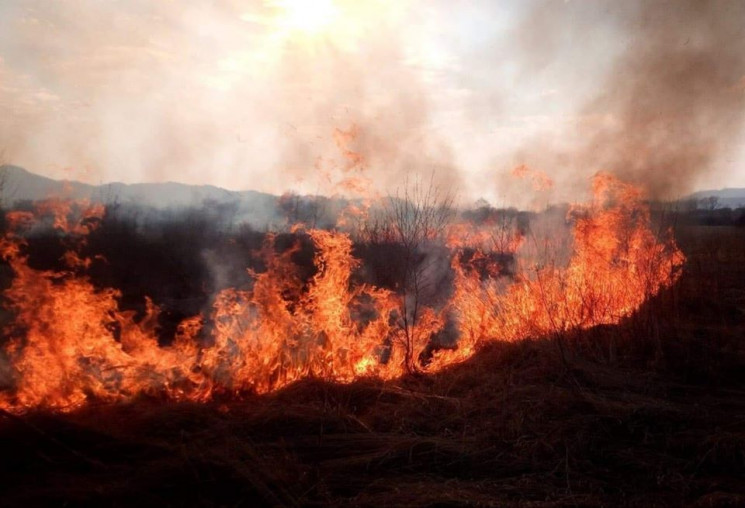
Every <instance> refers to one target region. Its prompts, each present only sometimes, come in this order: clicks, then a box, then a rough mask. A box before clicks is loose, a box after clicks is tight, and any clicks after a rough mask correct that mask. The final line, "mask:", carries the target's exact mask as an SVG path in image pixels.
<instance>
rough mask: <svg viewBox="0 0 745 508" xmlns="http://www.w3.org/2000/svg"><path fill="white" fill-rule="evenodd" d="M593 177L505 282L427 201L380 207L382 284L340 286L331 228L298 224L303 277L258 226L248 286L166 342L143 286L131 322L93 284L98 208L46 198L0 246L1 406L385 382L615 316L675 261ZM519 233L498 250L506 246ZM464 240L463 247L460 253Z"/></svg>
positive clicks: (345, 264)
mask: <svg viewBox="0 0 745 508" xmlns="http://www.w3.org/2000/svg"><path fill="white" fill-rule="evenodd" d="M593 188H594V195H595V198H594V200H593V201H592V202H591V203H589V204H585V205H576V206H575V207H574V208H573V209H572V210H571V217H569V218H568V219H567V220H569V221H570V222H571V224H572V228H573V234H572V248H571V249H572V250H571V253H570V254H569V256H568V262H567V264H566V265H564V264H562V263H558V262H557V261H556V260H555V258H553V257H548V258H546V257H545V253H546V252H549V253H550V252H551V247H552V246H550V245H548V244H545V245H542V246H540V250H541V251H543V252H544V257H542V258H540V259H539V260H529V261H523V262H521V263H517V270H516V272H515V273H514V274H511V276H510V277H500V276H499V275H500V267H499V266H498V265H496V263H494V262H492V261H490V257H491V256H492V254H494V253H493V252H491V251H483V250H482V249H483V243H484V240H483V235H476V238H477V239H478V241H476V243H475V244H471V243H470V240H469V239H470V236H465V237H463V238H462V241H461V242H460V243H459V242H457V241H455V239H454V235H453V234H452V231H451V234H449V235H447V245H448V246H449V249H448V248H447V247H445V245H444V243H445V239H444V238H443V237H444V236H445V235H443V229H444V227H445V222H444V218H445V217H446V216H447V214H444V213H440V212H438V210H440V209H441V207H440V205H439V204H438V203H424V204H422V203H409V202H408V201H407V202H406V203H407V204H406V205H405V206H400V207H398V208H395V209H394V210H395V213H394V214H393V216H392V221H393V222H392V225H391V228H390V230H391V231H392V233H393V237H394V238H395V239H397V241H398V242H399V244H400V245H401V246H402V249H403V250H402V254H403V256H402V259H400V260H398V259H396V260H394V259H391V260H389V264H390V265H391V266H392V269H393V270H394V271H395V270H396V265H399V266H400V270H399V271H400V276H399V277H398V278H397V281H396V282H397V283H398V287H397V288H394V289H393V290H391V289H386V288H383V287H378V286H376V285H374V284H368V283H362V284H355V283H353V273H354V272H355V271H356V270H357V269H358V268H359V267H360V265H361V263H360V261H359V260H358V259H357V258H355V257H354V256H353V254H352V252H353V242H352V238H351V236H350V234H348V233H346V232H344V231H341V230H334V231H325V230H318V229H310V230H308V231H307V237H308V238H309V241H310V242H311V243H312V246H313V250H314V255H313V262H312V265H313V272H312V273H313V274H312V275H310V276H305V277H303V275H302V273H301V270H300V269H299V266H298V265H297V264H296V263H295V262H294V256H295V255H296V254H298V253H299V250H300V246H299V245H294V246H291V247H290V248H288V249H285V250H284V251H281V252H278V251H277V249H276V245H275V238H276V236H275V235H273V234H270V235H268V237H267V239H266V241H265V242H264V244H263V247H262V249H261V250H260V252H259V253H258V255H259V257H260V258H261V260H262V262H263V265H264V270H263V271H262V272H257V271H253V270H250V271H249V274H250V276H251V284H250V287H248V288H245V289H241V288H235V287H230V288H226V289H223V290H222V291H220V292H218V293H217V294H216V295H215V296H214V298H213V303H212V306H211V307H212V308H211V309H209V310H207V311H204V312H202V313H200V314H197V315H194V316H190V317H188V318H185V319H184V320H183V321H182V322H180V323H179V324H178V325H177V326H176V330H175V333H174V336H173V337H172V338H171V340H170V343H169V344H168V345H163V344H161V343H159V340H158V332H157V328H158V319H159V314H160V310H159V308H158V307H157V306H156V305H155V304H153V302H152V300H151V299H150V298H149V296H145V310H144V315H143V316H140V318H139V319H137V318H136V316H135V313H133V312H130V311H124V310H122V309H120V307H119V300H120V299H121V296H122V294H121V292H120V291H119V290H117V289H115V288H96V287H95V286H94V284H93V283H92V281H91V279H90V276H89V275H88V274H87V271H88V270H90V268H91V265H92V264H93V263H94V261H95V260H96V258H95V257H85V256H82V255H81V254H80V252H81V246H82V245H84V244H85V243H86V241H87V237H88V235H89V234H90V232H91V231H92V230H94V229H96V228H97V226H98V224H99V222H100V221H101V218H102V213H103V209H102V208H101V207H85V206H83V207H78V209H77V210H75V209H74V205H73V204H71V203H64V202H59V201H48V202H44V203H43V204H42V206H41V207H40V208H39V210H38V213H37V214H36V215H35V214H33V213H30V212H18V211H14V212H10V213H9V214H8V223H9V228H8V233H7V234H6V235H5V238H4V239H3V240H2V243H0V251H2V255H3V256H4V258H5V260H6V261H7V262H8V264H9V265H10V268H11V269H12V271H13V272H14V278H13V280H12V283H11V284H10V287H8V288H7V289H6V290H5V292H4V297H5V300H6V302H7V306H8V308H9V309H10V310H11V311H12V312H13V314H14V315H15V319H14V322H13V323H12V326H10V327H9V328H10V329H11V330H12V334H13V337H12V338H11V339H10V340H9V341H8V343H7V344H6V347H5V353H6V355H7V357H8V359H9V363H10V365H11V368H12V373H13V376H12V377H13V382H12V384H13V387H12V389H10V390H6V391H5V392H4V393H1V394H0V407H4V408H5V409H6V410H7V411H11V412H14V413H22V412H24V411H27V410H29V409H32V408H47V409H51V410H63V411H64V410H71V409H75V408H77V407H80V406H82V405H85V404H87V403H90V402H93V401H108V402H121V401H126V400H130V399H132V398H135V397H137V396H138V395H139V394H150V395H161V394H163V395H166V396H168V397H170V398H172V399H174V400H193V401H204V400H209V399H210V398H212V397H213V396H214V395H215V394H219V393H233V394H236V393H246V392H253V393H268V392H271V391H274V390H277V389H281V388H282V387H284V386H287V385H288V384H291V383H293V382H295V381H297V380H300V379H303V378H307V377H317V378H321V379H325V380H329V381H340V382H351V381H353V380H355V379H358V378H360V377H366V376H373V377H377V378H380V379H383V380H388V379H394V378H397V377H400V376H402V375H404V374H407V373H411V372H416V371H422V372H427V373H435V372H438V371H440V370H442V369H444V368H447V367H448V366H450V365H453V364H454V363H458V362H461V361H464V360H466V359H468V358H469V357H471V356H472V355H473V353H474V352H475V351H476V349H477V348H478V347H479V346H480V345H481V344H483V343H486V342H490V341H509V342H514V341H520V340H526V339H529V338H531V337H540V336H545V335H552V334H553V335H559V334H563V333H565V332H568V331H571V330H577V329H586V328H590V327H593V326H597V325H601V324H613V323H618V322H619V321H620V320H622V319H623V318H624V317H627V316H629V315H630V314H631V313H632V312H634V310H635V309H637V308H638V307H639V306H640V305H642V304H643V303H644V302H645V301H646V300H648V299H649V298H651V297H653V296H654V295H655V294H657V293H658V292H659V291H660V290H663V289H664V288H667V287H670V286H671V285H672V284H674V283H675V281H676V280H677V278H678V277H679V275H680V267H681V265H682V264H683V261H684V257H683V255H682V253H681V252H680V251H679V249H678V248H677V246H676V244H675V242H674V240H673V239H672V237H671V236H669V235H668V237H666V238H658V237H657V236H656V235H654V234H653V232H652V230H651V221H650V216H649V210H648V208H647V206H646V204H645V203H644V202H643V200H642V195H641V193H640V192H639V191H638V190H637V189H635V188H634V187H633V186H631V185H628V184H625V183H623V182H620V181H618V180H617V179H615V178H613V177H611V176H609V175H598V176H596V177H595V179H594V180H593ZM427 195H429V194H427ZM73 216H75V217H77V220H72V219H71V217H73ZM44 219H47V220H49V221H51V225H52V227H53V229H54V230H56V231H59V232H60V233H62V234H64V235H65V237H64V238H65V240H66V242H67V243H68V244H69V245H68V250H66V251H65V253H64V254H63V256H62V258H61V259H62V260H63V261H64V265H65V268H64V269H63V270H39V269H36V268H33V267H32V266H30V265H29V260H28V255H27V254H26V249H27V246H28V241H27V235H28V234H29V231H33V229H34V228H37V227H39V223H40V222H41V221H42V220H44ZM293 229H295V228H294V227H293ZM485 229H486V231H485V232H487V233H488V232H490V230H491V228H489V227H488V225H487V227H486V228H485ZM458 230H459V231H460V229H458ZM531 240H532V241H533V242H534V243H538V241H537V240H536V239H535V238H532V239H531ZM526 241H529V240H526ZM519 243H520V242H518V241H513V242H510V244H509V245H510V246H511V247H510V248H511V249H513V251H511V252H497V253H496V254H498V255H512V256H517V255H518V254H519V253H518V252H517V251H516V250H514V249H517V247H518V245H519ZM464 249H468V250H469V251H470V252H471V254H472V255H471V256H463V255H462V253H463V252H462V251H463V250H464ZM435 251H438V252H440V256H441V257H445V258H447V256H449V257H450V266H451V270H452V273H453V274H454V276H453V282H452V286H453V287H452V288H451V289H449V290H447V289H443V290H442V291H437V290H435V291H432V290H431V288H430V289H429V290H428V286H432V279H433V275H432V274H431V273H430V272H432V271H433V270H432V269H431V268H430V267H429V266H428V265H427V258H428V257H432V255H431V254H429V253H431V252H435ZM104 261H105V260H104ZM445 270H447V268H445ZM428 291H429V292H430V293H432V299H431V301H427V299H426V298H425V295H426V294H427V292H428ZM438 293H443V294H438ZM448 295H449V296H448ZM438 300H439V301H438ZM207 320H209V321H210V324H211V327H210V330H209V331H208V332H207V330H206V329H205V328H204V326H203V324H204V322H205V321H207ZM448 328H449V329H450V330H452V331H453V333H452V334H453V335H454V336H455V339H457V340H456V341H455V343H454V344H453V343H451V344H449V347H447V348H443V347H441V346H442V344H437V343H436V342H435V341H433V338H435V337H438V336H441V335H443V334H445V332H446V330H448ZM205 333H207V335H208V337H207V339H206V340H203V338H202V335H204V334H205Z"/></svg>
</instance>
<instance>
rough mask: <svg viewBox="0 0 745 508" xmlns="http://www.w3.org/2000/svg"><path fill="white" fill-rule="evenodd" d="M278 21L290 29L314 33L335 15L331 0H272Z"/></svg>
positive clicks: (326, 24) (321, 29) (323, 27)
mask: <svg viewBox="0 0 745 508" xmlns="http://www.w3.org/2000/svg"><path fill="white" fill-rule="evenodd" d="M271 5H272V6H273V7H275V8H277V9H278V11H279V15H278V19H277V21H278V23H279V24H281V25H283V26H284V27H285V28H287V29H288V30H291V31H296V32H302V33H305V34H309V35H315V34H318V33H320V32H322V31H324V30H325V29H326V28H327V27H328V26H329V25H330V24H331V23H332V22H333V21H334V18H335V17H336V15H337V8H336V5H334V2H333V0H274V1H272V2H271Z"/></svg>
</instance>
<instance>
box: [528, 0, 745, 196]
mask: <svg viewBox="0 0 745 508" xmlns="http://www.w3.org/2000/svg"><path fill="white" fill-rule="evenodd" d="M743 21H745V2H732V1H719V0H715V1H698V0H682V1H681V0H676V1H671V0H654V1H641V0H639V1H624V2H592V3H590V2H574V3H572V4H567V3H560V2H553V1H547V2H541V3H540V4H538V6H537V7H536V9H535V10H534V11H533V12H532V13H531V15H530V16H529V17H528V18H527V20H526V22H525V24H524V25H523V26H522V27H521V29H520V31H521V32H523V33H525V34H526V35H525V36H524V37H523V39H522V41H521V42H522V45H523V46H522V47H523V50H524V51H525V60H524V61H525V63H526V66H525V69H524V71H525V73H526V74H530V73H532V72H535V71H536V70H537V69H542V68H543V67H545V66H547V65H550V64H551V63H552V62H554V61H555V59H556V58H561V57H562V56H564V57H565V56H566V55H561V54H560V51H561V49H560V48H561V47H562V46H561V43H562V42H566V40H567V38H569V39H570V46H571V47H573V48H574V58H576V59H582V58H583V55H584V54H585V53H584V51H583V49H582V48H583V46H585V45H586V47H587V51H588V52H592V51H593V49H592V48H591V47H590V46H591V45H592V44H593V42H594V41H595V35H597V33H596V32H597V30H598V27H599V26H600V27H602V30H604V31H611V32H614V33H616V34H617V36H618V37H619V38H620V39H621V40H622V44H623V46H622V49H621V52H620V54H618V55H613V54H612V53H609V55H608V57H609V58H610V59H612V60H611V61H612V63H611V64H610V65H609V67H608V71H607V73H606V75H605V77H604V79H602V80H601V81H600V82H598V83H596V84H595V86H594V88H595V91H594V92H593V93H592V94H590V99H589V100H587V101H586V103H585V104H584V106H583V107H582V108H581V110H580V111H581V113H580V120H579V121H578V122H577V124H576V125H575V126H573V127H574V129H575V130H574V131H573V132H572V135H573V136H575V138H574V139H573V141H572V142H571V143H554V140H548V141H546V140H533V141H531V143H528V144H527V145H526V146H525V147H524V148H523V149H522V150H520V151H519V152H518V153H517V154H516V157H515V160H516V162H528V163H529V164H530V163H532V164H535V165H537V166H540V167H542V168H544V169H549V170H552V171H554V170H557V169H559V170H561V173H562V175H561V176H560V177H559V180H560V182H561V183H563V186H564V187H565V188H566V187H569V188H572V187H574V188H576V187H577V186H578V185H580V186H582V187H584V185H585V184H584V183H581V180H584V179H586V178H587V177H588V176H589V175H590V174H592V173H594V172H596V171H602V170H605V171H610V172H612V173H614V174H616V175H618V176H619V177H621V178H623V179H625V180H628V181H631V182H633V183H635V184H639V185H642V186H643V187H644V188H645V190H647V191H648V193H649V195H650V197H652V198H672V197H676V196H680V195H681V194H682V193H685V192H688V191H690V190H691V189H692V187H693V186H694V185H695V184H696V181H697V179H698V177H699V176H700V175H701V174H703V173H706V172H716V171H717V170H718V168H717V165H718V163H720V162H721V159H722V157H723V156H726V155H727V154H728V153H729V152H731V151H733V150H735V149H736V148H737V146H738V144H739V143H740V142H741V140H742V133H743V125H744V124H745V122H744V120H745V23H744V22H743ZM579 68H581V63H580V64H574V65H573V66H572V70H571V72H576V71H577V69H579ZM574 79H575V80H577V82H581V76H579V75H577V76H574ZM564 141H566V140H564Z"/></svg>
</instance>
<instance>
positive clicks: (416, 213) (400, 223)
mask: <svg viewBox="0 0 745 508" xmlns="http://www.w3.org/2000/svg"><path fill="white" fill-rule="evenodd" d="M453 201H454V196H453V195H452V193H450V192H443V191H442V190H441V189H440V188H439V187H438V186H437V185H435V183H434V175H430V178H429V181H428V182H427V183H422V182H421V180H419V179H417V180H415V181H414V182H413V183H412V182H409V181H406V182H405V184H404V187H403V190H399V192H397V194H396V196H395V197H390V196H389V198H388V200H387V203H386V206H385V212H384V216H385V217H386V219H387V220H386V222H387V223H388V224H389V225H390V229H389V232H390V234H392V236H393V238H394V239H395V240H396V241H397V242H399V243H400V245H401V246H402V248H403V251H402V258H401V259H398V260H392V261H393V262H392V263H391V268H392V269H394V270H396V271H397V273H396V278H397V279H398V281H399V284H400V290H401V291H402V293H403V297H402V299H401V309H400V312H401V331H402V340H403V346H404V352H405V353H404V354H405V357H404V362H405V366H406V369H407V370H409V371H415V370H417V360H418V358H416V356H417V355H416V353H417V351H418V350H419V349H420V346H421V345H422V344H423V342H424V341H426V340H427V339H428V337H425V336H422V335H423V334H427V333H428V332H427V330H426V327H425V330H420V329H419V328H418V327H417V324H418V322H419V319H420V317H421V312H422V304H423V298H424V297H425V295H426V294H427V293H428V291H430V290H431V287H432V285H433V283H434V282H435V281H434V280H433V278H432V272H431V270H430V264H431V262H432V256H430V255H428V252H427V250H428V248H429V247H433V246H435V245H437V243H438V242H439V243H442V240H443V236H444V232H445V228H446V226H447V225H448V222H449V221H450V219H451V217H452V215H453Z"/></svg>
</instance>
